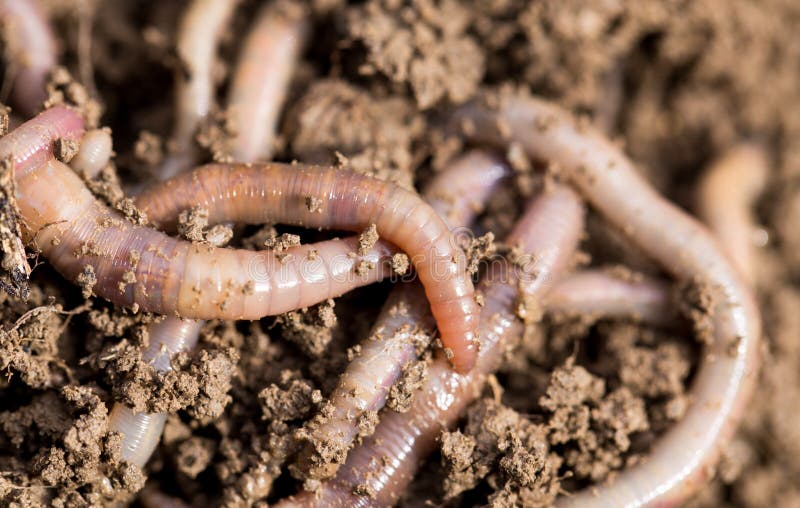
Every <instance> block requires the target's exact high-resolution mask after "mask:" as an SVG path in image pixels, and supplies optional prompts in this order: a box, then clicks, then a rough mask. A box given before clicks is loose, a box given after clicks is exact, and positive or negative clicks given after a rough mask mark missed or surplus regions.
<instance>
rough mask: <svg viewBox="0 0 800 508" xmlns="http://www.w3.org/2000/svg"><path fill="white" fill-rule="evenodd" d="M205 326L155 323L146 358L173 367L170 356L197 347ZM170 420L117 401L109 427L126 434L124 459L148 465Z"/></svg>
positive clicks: (162, 369)
mask: <svg viewBox="0 0 800 508" xmlns="http://www.w3.org/2000/svg"><path fill="white" fill-rule="evenodd" d="M202 325H203V322H202V321H193V320H188V319H187V320H180V319H177V318H167V319H164V320H163V321H161V322H160V323H157V324H154V325H151V326H150V327H149V331H150V344H149V346H148V347H147V348H146V349H145V350H144V351H143V352H142V360H143V361H145V362H148V363H150V364H151V365H152V366H153V368H155V369H156V371H158V372H161V373H163V372H166V371H168V370H170V369H171V367H170V358H171V357H172V356H174V355H176V354H177V353H179V352H182V351H191V350H192V349H193V348H194V346H195V344H196V343H197V336H198V333H199V331H200V327H201V326H202ZM166 421H167V413H134V412H133V410H132V409H131V408H129V407H128V406H126V405H124V404H120V403H117V404H115V405H114V408H113V409H112V411H111V414H110V415H109V428H110V429H111V430H115V431H117V432H120V433H122V435H123V439H122V452H121V455H120V458H121V459H122V460H125V461H127V462H130V463H131V464H135V465H137V466H139V467H144V465H145V464H146V463H147V461H148V460H149V459H150V455H152V454H153V451H154V450H155V448H156V446H157V445H158V442H159V440H160V439H161V433H162V431H163V430H164V424H165V423H166Z"/></svg>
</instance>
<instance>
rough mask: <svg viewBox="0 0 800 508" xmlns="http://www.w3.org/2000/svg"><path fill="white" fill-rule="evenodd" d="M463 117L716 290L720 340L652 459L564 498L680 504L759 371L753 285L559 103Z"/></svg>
mask: <svg viewBox="0 0 800 508" xmlns="http://www.w3.org/2000/svg"><path fill="white" fill-rule="evenodd" d="M454 120H455V122H456V123H457V125H459V126H460V127H461V128H462V129H463V130H464V132H465V133H466V134H467V135H468V136H470V137H471V138H472V139H474V140H479V141H483V142H488V143H491V144H498V145H505V144H507V143H509V142H516V143H519V144H520V145H521V146H522V147H523V148H524V149H525V151H526V153H527V154H528V156H530V157H532V158H536V159H544V160H548V161H551V162H552V163H555V164H557V166H558V167H559V168H560V172H561V174H562V175H563V176H565V177H566V178H568V179H569V181H570V182H571V183H572V184H574V185H575V186H576V187H577V188H578V189H579V190H580V191H581V193H582V194H583V195H584V196H585V197H586V199H587V200H588V201H589V202H590V203H591V204H592V205H594V206H595V207H596V208H597V209H598V211H599V212H600V213H601V214H602V215H603V216H605V218H606V219H607V220H609V221H610V222H611V223H612V224H614V225H615V226H617V227H618V228H619V229H620V230H621V231H623V232H624V233H625V234H626V235H627V236H628V238H629V239H630V240H631V241H632V242H633V243H634V244H636V245H637V246H638V247H639V248H640V249H642V250H643V251H644V252H645V253H646V254H648V255H649V256H651V257H652V258H653V259H655V260H657V261H658V262H659V263H660V264H661V265H662V266H663V267H664V268H665V269H666V270H667V271H668V272H670V273H671V274H672V275H673V276H674V277H676V278H678V279H679V280H692V281H694V282H695V283H700V284H703V285H704V286H705V287H707V288H709V289H710V290H711V291H712V292H713V295H714V299H715V306H714V309H713V315H712V318H713V325H714V341H713V343H712V344H711V345H710V346H709V347H708V348H707V350H706V351H705V353H704V355H703V357H702V360H701V364H700V367H699V370H698V372H697V374H696V376H695V379H694V384H693V387H692V390H691V400H692V404H691V406H690V407H689V409H688V411H687V413H686V416H685V417H684V419H683V420H681V421H680V422H679V423H677V424H675V425H674V426H673V427H672V428H671V429H670V430H669V431H667V433H666V434H665V435H664V436H663V437H661V438H660V439H659V440H658V441H657V442H656V444H655V445H654V446H653V449H652V450H651V452H650V453H649V454H648V456H647V457H646V460H643V461H641V462H639V463H638V464H636V465H634V466H631V467H629V468H627V469H625V470H624V471H622V472H620V473H619V475H618V476H617V477H616V479H615V481H613V482H612V483H610V484H609V485H598V486H594V487H593V488H592V489H591V491H585V492H579V493H576V494H574V495H572V496H570V497H564V498H562V499H561V500H560V501H559V506H579V507H586V506H625V507H634V506H648V505H656V504H657V505H659V506H673V505H677V504H679V503H681V502H682V501H683V500H685V499H686V498H687V497H688V496H690V495H691V494H692V493H693V492H695V491H696V490H697V489H698V488H699V487H700V486H701V485H702V484H703V483H704V482H705V481H706V479H707V478H708V476H709V474H710V472H711V471H712V470H713V468H714V465H715V464H716V463H717V460H718V458H719V455H720V453H721V451H722V449H723V448H724V447H725V445H726V444H727V443H728V442H729V440H730V438H731V436H732V434H733V432H734V430H735V429H736V426H737V423H738V421H739V420H740V418H741V416H742V411H743V410H744V407H745V405H746V403H747V400H748V399H749V396H750V394H751V392H752V390H753V387H754V385H755V382H756V378H757V375H756V374H757V370H758V353H759V347H760V346H759V345H760V340H761V323H760V315H759V312H758V308H757V306H756V304H755V300H754V298H753V295H752V293H751V291H750V289H749V288H748V287H747V285H746V284H745V283H744V282H743V281H742V278H741V276H740V275H739V273H738V270H737V269H736V268H735V267H734V266H732V264H731V263H730V262H729V261H728V258H727V256H726V255H725V253H724V252H723V251H722V249H721V248H720V246H719V244H718V243H717V241H716V239H715V238H714V237H713V236H712V235H711V234H710V233H709V231H708V230H707V229H706V228H705V227H703V226H702V225H701V224H700V223H699V222H697V221H696V220H695V219H693V218H692V217H690V216H689V215H687V214H686V213H684V212H683V211H682V210H680V209H679V208H678V207H676V206H675V205H673V204H672V203H670V202H669V201H667V200H665V199H664V198H663V197H662V196H660V195H659V194H658V193H657V192H656V191H655V190H654V189H653V188H652V187H651V186H650V185H649V184H648V183H647V182H646V181H645V180H644V179H643V178H642V177H641V175H640V174H639V173H638V172H637V171H636V169H635V167H634V165H633V163H631V161H630V160H629V159H628V158H627V157H626V156H625V155H624V154H623V153H622V152H621V151H620V150H619V149H618V148H617V147H616V146H614V145H613V144H612V143H611V142H609V141H608V140H606V139H605V138H604V137H603V136H602V135H601V134H600V133H598V132H596V131H595V130H594V129H592V128H591V127H589V126H587V125H585V124H584V123H581V122H579V121H578V120H577V119H575V118H574V117H573V116H572V115H570V114H569V113H567V112H565V111H564V110H562V109H561V108H559V107H557V106H554V105H552V104H550V103H547V102H546V101H543V100H540V99H536V98H530V97H520V96H505V97H500V98H499V99H498V100H497V101H495V102H494V103H493V104H492V105H487V104H485V103H483V102H482V101H476V102H473V103H471V104H469V105H466V106H464V107H462V108H460V110H458V112H457V113H456V115H455V117H454Z"/></svg>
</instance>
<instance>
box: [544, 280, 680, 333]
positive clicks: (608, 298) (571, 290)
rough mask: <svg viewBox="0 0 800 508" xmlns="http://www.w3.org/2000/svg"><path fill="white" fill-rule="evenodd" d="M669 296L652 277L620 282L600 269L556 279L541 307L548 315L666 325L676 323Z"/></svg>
mask: <svg viewBox="0 0 800 508" xmlns="http://www.w3.org/2000/svg"><path fill="white" fill-rule="evenodd" d="M670 295H671V292H670V287H669V285H668V284H666V283H665V282H663V281H660V280H657V279H653V278H651V277H647V276H643V275H637V276H636V277H634V278H630V279H623V278H620V277H617V276H614V275H612V274H609V273H607V272H605V271H602V270H586V271H582V272H577V273H573V274H570V275H567V276H565V277H564V278H563V279H561V280H559V281H558V282H557V283H556V285H555V286H553V289H551V290H550V292H549V293H547V296H546V297H545V301H544V307H545V309H546V310H547V311H548V312H557V313H565V314H568V315H589V316H596V317H598V318H605V319H609V318H633V319H635V320H637V321H640V322H642V323H648V324H652V325H655V326H669V325H672V324H674V323H675V321H677V320H678V316H677V315H676V313H675V310H674V308H673V305H672V298H671V296H670Z"/></svg>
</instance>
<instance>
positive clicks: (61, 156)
mask: <svg viewBox="0 0 800 508" xmlns="http://www.w3.org/2000/svg"><path fill="white" fill-rule="evenodd" d="M78 147H79V145H78V142H77V141H73V140H71V139H64V138H58V139H57V140H56V142H55V144H54V145H53V155H54V156H55V157H56V159H57V160H58V161H59V162H63V163H64V164H69V162H70V161H71V160H72V158H73V157H75V155H77V153H78Z"/></svg>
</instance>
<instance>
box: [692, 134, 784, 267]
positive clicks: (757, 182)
mask: <svg viewBox="0 0 800 508" xmlns="http://www.w3.org/2000/svg"><path fill="white" fill-rule="evenodd" d="M768 176H769V165H768V160H767V155H766V153H764V150H763V148H761V147H759V146H757V145H754V144H741V145H738V146H735V147H733V148H731V149H730V150H728V151H727V152H725V153H724V154H723V155H722V156H721V157H720V158H719V159H717V160H716V161H714V162H713V163H712V164H711V165H710V166H709V168H708V169H707V170H706V171H705V173H704V174H703V177H702V179H701V180H700V185H699V187H698V196H697V197H698V201H697V202H698V206H697V211H698V215H699V216H700V218H701V219H703V221H704V222H705V223H706V224H708V227H709V228H710V229H711V230H712V231H713V232H714V234H715V235H717V238H719V241H720V243H722V245H723V246H725V247H726V248H727V250H728V254H729V255H730V256H731V257H732V258H733V260H734V261H735V262H736V264H737V266H738V267H739V269H740V270H741V271H742V273H743V274H744V276H745V278H746V279H747V280H748V281H750V282H753V281H754V280H755V269H756V262H755V259H754V257H755V254H756V253H755V242H754V237H755V232H756V231H757V229H758V228H757V227H756V225H755V220H754V219H753V213H752V210H751V208H752V205H753V202H754V201H755V200H756V199H757V198H758V197H759V196H760V195H761V192H762V191H763V190H764V187H765V186H766V184H767V177H768Z"/></svg>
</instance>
